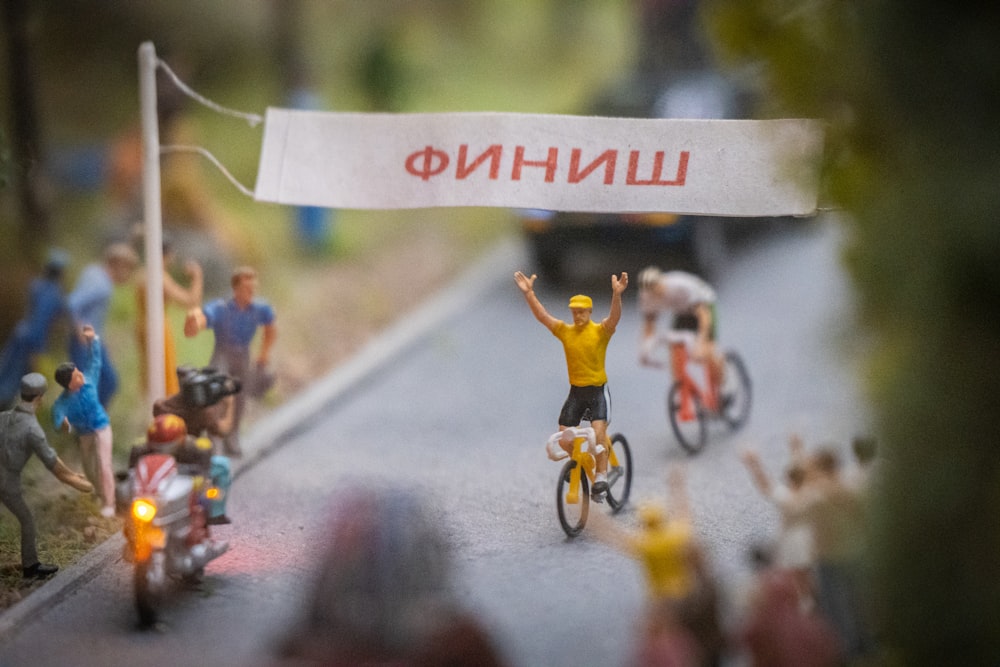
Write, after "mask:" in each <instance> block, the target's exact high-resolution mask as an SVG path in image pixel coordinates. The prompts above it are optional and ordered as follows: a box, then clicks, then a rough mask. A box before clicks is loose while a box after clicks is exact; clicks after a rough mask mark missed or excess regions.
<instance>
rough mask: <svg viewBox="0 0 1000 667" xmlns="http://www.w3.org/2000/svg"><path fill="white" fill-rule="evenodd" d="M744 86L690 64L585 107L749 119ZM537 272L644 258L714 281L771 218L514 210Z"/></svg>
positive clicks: (598, 111) (557, 277)
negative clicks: (738, 247) (737, 246)
mask: <svg viewBox="0 0 1000 667" xmlns="http://www.w3.org/2000/svg"><path fill="white" fill-rule="evenodd" d="M751 90H752V89H751V88H750V87H749V86H746V85H741V84H740V83H739V82H737V81H736V80H735V79H732V78H727V77H726V76H723V75H722V74H720V73H719V72H718V71H716V70H714V69H702V70H692V71H687V72H684V73H683V74H678V75H675V76H672V77H670V78H669V79H666V80H664V78H663V77H657V78H656V79H655V80H652V79H643V78H641V77H636V78H631V79H628V80H626V81H625V82H623V83H621V84H619V85H617V86H615V87H613V88H610V89H609V90H607V91H605V92H604V93H603V94H601V95H600V96H599V97H598V98H597V99H595V100H594V102H593V104H592V105H591V106H590V108H588V109H586V110H585V112H584V113H586V114H587V115H592V116H609V117H619V118H620V117H627V118H702V119H711V118H729V119H745V118H750V117H751V107H752V103H753V98H752V94H751V92H750V91H751ZM519 215H520V218H521V223H522V228H523V231H524V234H525V237H526V238H527V240H528V243H529V245H530V248H531V251H532V254H533V257H534V260H535V264H536V267H537V270H538V272H539V273H540V274H542V275H543V276H545V277H546V278H547V279H548V280H551V281H553V282H559V281H562V280H564V279H569V278H576V277H577V276H578V275H580V274H586V273H589V270H590V269H591V268H592V267H593V265H594V263H595V262H596V263H598V267H599V271H600V272H601V273H604V272H605V271H604V266H603V264H607V270H608V271H611V270H612V269H613V270H615V271H621V270H625V271H631V272H635V271H638V270H639V269H640V268H642V267H643V266H646V265H648V264H657V265H660V266H663V267H667V266H670V267H671V268H685V269H687V270H690V271H693V272H695V273H698V274H700V275H702V276H704V277H706V278H708V279H712V278H713V277H714V276H715V275H716V274H717V273H718V271H719V270H720V269H721V267H722V266H723V265H724V264H725V263H726V260H727V256H728V254H729V251H730V248H731V246H732V244H734V243H735V242H737V241H738V240H740V239H742V238H744V237H746V236H748V235H751V234H753V233H755V232H757V231H760V230H761V229H763V228H766V227H769V226H771V223H772V222H773V221H772V220H771V219H767V220H762V219H758V218H753V219H747V218H724V217H714V216H695V215H675V214H673V213H670V212H656V213H620V214H618V213H580V212H566V211H538V210H524V211H520V212H519Z"/></svg>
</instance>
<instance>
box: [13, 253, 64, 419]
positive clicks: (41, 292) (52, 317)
mask: <svg viewBox="0 0 1000 667" xmlns="http://www.w3.org/2000/svg"><path fill="white" fill-rule="evenodd" d="M67 264H69V255H68V254H66V252H65V251H63V250H59V249H55V248H54V249H52V250H50V251H49V254H48V258H47V259H46V262H45V268H44V270H43V273H42V275H41V276H39V277H37V278H35V279H34V280H32V281H31V285H30V287H29V289H28V309H27V312H26V313H25V315H24V318H23V319H21V321H20V322H18V323H17V325H16V326H15V327H14V332H13V333H12V334H11V337H10V338H9V339H8V340H7V342H6V343H5V344H4V347H3V349H2V350H0V406H2V407H8V406H10V405H11V404H12V403H13V402H14V401H15V399H16V398H17V393H18V389H19V384H20V382H21V377H23V376H24V375H25V374H26V373H28V372H30V371H31V370H32V357H34V356H35V355H36V354H38V353H40V352H42V351H44V350H45V347H46V345H47V344H48V339H49V332H50V331H51V329H52V326H53V325H54V324H55V322H56V320H57V319H58V318H59V316H60V315H62V314H63V313H64V312H65V306H66V303H65V299H64V298H63V286H62V280H63V275H64V273H65V271H66V266H67Z"/></svg>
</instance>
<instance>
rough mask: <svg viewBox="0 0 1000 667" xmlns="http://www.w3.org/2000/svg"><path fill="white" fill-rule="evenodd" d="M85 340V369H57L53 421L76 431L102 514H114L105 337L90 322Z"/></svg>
mask: <svg viewBox="0 0 1000 667" xmlns="http://www.w3.org/2000/svg"><path fill="white" fill-rule="evenodd" d="M81 339H82V341H83V345H84V346H85V347H86V349H87V352H88V354H87V356H86V359H85V363H84V365H83V366H82V368H78V367H77V366H76V364H74V363H72V362H66V363H64V364H60V365H59V366H58V367H57V368H56V372H55V380H56V382H57V383H58V384H59V385H60V386H61V387H62V388H63V392H62V394H60V395H59V397H58V398H57V399H56V401H55V403H53V404H52V422H53V424H54V425H55V428H56V430H61V431H64V432H66V433H71V432H74V431H75V432H76V437H77V442H78V443H79V445H80V458H81V460H82V461H83V472H84V474H85V475H86V476H87V479H89V480H90V482H91V483H92V484H93V485H94V489H95V490H96V491H97V494H98V496H99V497H100V500H101V514H102V515H103V516H105V517H112V516H114V514H115V477H114V472H113V471H112V469H111V448H112V434H111V420H110V419H108V413H107V412H105V410H104V407H103V406H102V405H101V402H100V400H99V399H98V397H97V379H98V378H99V377H100V374H101V362H102V356H103V349H102V345H101V339H100V338H98V337H97V335H96V334H95V333H94V328H93V327H91V326H89V325H86V326H84V327H83V329H82V332H81Z"/></svg>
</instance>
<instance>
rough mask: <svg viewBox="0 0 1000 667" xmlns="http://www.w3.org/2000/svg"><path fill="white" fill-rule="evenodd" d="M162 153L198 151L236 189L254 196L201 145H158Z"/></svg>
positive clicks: (251, 191)
mask: <svg viewBox="0 0 1000 667" xmlns="http://www.w3.org/2000/svg"><path fill="white" fill-rule="evenodd" d="M163 153H198V154H200V155H203V156H204V157H206V158H207V159H208V161H209V162H211V163H212V164H214V165H215V166H216V167H217V168H218V169H219V171H221V172H222V174H223V176H225V177H226V178H228V179H229V182H230V183H232V184H233V185H235V186H236V189H238V190H239V191H240V192H242V193H243V194H245V195H246V196H248V197H253V196H254V192H253V190H251V189H249V188H247V187H246V186H245V185H243V184H242V183H240V182H239V181H237V180H236V177H235V176H233V175H232V174H230V173H229V170H227V169H226V168H225V167H224V166H222V163H221V162H219V160H218V158H216V157H215V156H214V155H212V154H211V153H209V152H208V151H207V150H205V149H204V148H202V147H201V146H179V145H173V146H160V154H161V155H162V154H163Z"/></svg>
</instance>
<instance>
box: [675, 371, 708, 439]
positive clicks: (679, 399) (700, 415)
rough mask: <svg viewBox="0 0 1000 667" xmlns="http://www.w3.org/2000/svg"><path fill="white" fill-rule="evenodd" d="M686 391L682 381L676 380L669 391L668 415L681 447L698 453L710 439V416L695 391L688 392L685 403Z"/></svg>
mask: <svg viewBox="0 0 1000 667" xmlns="http://www.w3.org/2000/svg"><path fill="white" fill-rule="evenodd" d="M684 391H685V390H684V385H683V384H682V383H681V382H674V384H673V385H672V386H671V387H670V391H669V392H667V417H669V418H670V428H672V429H673V431H674V435H675V436H677V442H679V443H680V445H681V447H683V448H684V449H685V450H686V451H687V452H688V453H689V454H697V453H698V452H700V451H701V450H702V449H704V447H705V442H706V441H707V440H708V425H707V423H706V422H707V421H708V418H707V415H706V414H705V406H704V405H702V402H701V399H700V398H698V396H697V395H696V394H694V393H693V392H689V393H688V396H687V399H688V401H687V404H685V402H684V400H683V399H684V396H683V394H684Z"/></svg>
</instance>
